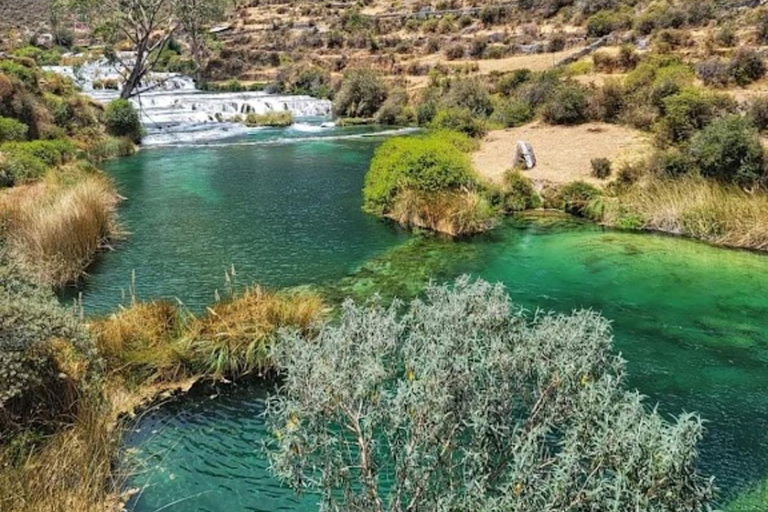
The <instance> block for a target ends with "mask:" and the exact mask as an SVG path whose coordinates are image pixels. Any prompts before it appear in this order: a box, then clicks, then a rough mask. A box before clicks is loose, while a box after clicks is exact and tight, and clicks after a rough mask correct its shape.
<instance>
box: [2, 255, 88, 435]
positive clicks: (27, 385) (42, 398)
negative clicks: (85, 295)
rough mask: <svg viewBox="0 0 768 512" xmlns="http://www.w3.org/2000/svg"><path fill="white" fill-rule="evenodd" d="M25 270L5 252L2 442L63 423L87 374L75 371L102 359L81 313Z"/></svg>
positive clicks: (3, 280) (45, 430) (3, 275)
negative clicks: (62, 354) (64, 359)
mask: <svg viewBox="0 0 768 512" xmlns="http://www.w3.org/2000/svg"><path fill="white" fill-rule="evenodd" d="M0 251H1V250H0ZM21 275H23V270H22V269H20V268H18V267H15V266H11V265H10V264H8V262H7V258H6V257H5V256H4V254H2V252H0V445H1V444H3V443H4V442H5V441H8V439H9V438H10V437H11V436H13V435H14V434H15V433H18V432H20V431H22V430H26V429H33V430H34V431H37V432H40V433H46V432H51V431H53V429H54V428H56V427H58V422H60V421H62V420H64V419H65V416H67V415H69V414H71V413H72V410H73V409H72V408H73V406H74V402H75V400H76V388H77V384H78V382H79V381H81V380H82V378H83V375H77V372H74V371H72V370H73V369H75V367H77V368H81V369H83V370H85V369H86V368H87V366H88V365H87V363H88V362H89V361H91V362H92V361H95V359H96V357H95V353H94V351H93V349H92V347H93V345H92V343H91V342H90V340H89V339H88V337H87V333H86V332H85V330H84V329H83V328H82V327H80V326H79V325H78V323H77V321H76V320H75V317H74V316H73V315H72V314H71V313H70V312H69V311H67V310H66V309H65V308H63V307H61V306H60V305H59V303H58V300H57V299H56V297H55V296H54V294H53V293H52V292H51V291H49V290H48V289H44V288H43V287H38V286H37V285H34V284H32V283H30V282H27V281H25V280H22V279H21V278H20V276H21ZM57 350H66V351H67V355H68V358H69V359H70V361H71V362H72V363H73V368H67V367H65V366H63V365H62V364H61V362H60V361H59V358H57V357H56V355H57ZM79 361H82V362H83V363H86V364H80V363H79ZM74 363H77V364H76V365H75V364H74Z"/></svg>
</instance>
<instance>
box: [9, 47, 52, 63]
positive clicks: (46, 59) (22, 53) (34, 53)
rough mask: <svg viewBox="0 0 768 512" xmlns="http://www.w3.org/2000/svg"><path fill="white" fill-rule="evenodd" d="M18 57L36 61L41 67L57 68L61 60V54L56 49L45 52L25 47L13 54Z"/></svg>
mask: <svg viewBox="0 0 768 512" xmlns="http://www.w3.org/2000/svg"><path fill="white" fill-rule="evenodd" d="M13 55H14V56H16V57H23V58H27V59H32V60H34V61H35V62H36V63H37V65H39V66H56V65H58V64H59V61H60V60H61V52H60V51H59V50H57V49H56V48H54V49H52V50H43V49H41V48H37V47H36V46H23V47H21V48H18V49H16V50H15V51H14V52H13Z"/></svg>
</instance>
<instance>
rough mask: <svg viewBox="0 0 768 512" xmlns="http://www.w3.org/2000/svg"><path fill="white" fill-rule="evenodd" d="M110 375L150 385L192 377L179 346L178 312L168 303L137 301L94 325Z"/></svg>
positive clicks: (100, 350)
mask: <svg viewBox="0 0 768 512" xmlns="http://www.w3.org/2000/svg"><path fill="white" fill-rule="evenodd" d="M90 327H91V332H93V333H94V335H95V338H96V342H97V346H98V349H99V353H100V354H101V356H102V357H104V359H105V361H106V364H107V368H108V370H109V372H110V373H111V374H112V375H113V376H114V375H115V374H117V375H121V376H123V377H124V378H126V379H129V380H131V381H133V382H134V383H138V384H140V385H143V386H146V385H149V384H150V383H154V382H169V381H174V380H178V379H183V378H185V377H188V376H189V375H190V374H189V371H188V370H187V368H186V366H185V362H184V359H183V355H182V354H181V353H180V351H179V347H178V346H177V343H176V338H177V335H178V333H179V331H180V329H181V324H180V315H179V311H178V309H177V308H176V307H175V306H174V305H173V304H169V303H166V302H148V303H140V302H136V303H134V304H132V305H131V307H129V308H126V309H123V310H121V311H120V312H119V313H116V314H113V315H111V316H109V317H108V318H105V319H102V320H99V321H96V322H94V323H93V324H91V326H90Z"/></svg>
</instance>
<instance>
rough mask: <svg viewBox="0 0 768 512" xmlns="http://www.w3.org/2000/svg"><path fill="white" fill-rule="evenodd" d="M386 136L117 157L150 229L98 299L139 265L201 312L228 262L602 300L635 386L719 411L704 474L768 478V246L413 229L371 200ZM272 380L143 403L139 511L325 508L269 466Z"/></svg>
mask: <svg viewBox="0 0 768 512" xmlns="http://www.w3.org/2000/svg"><path fill="white" fill-rule="evenodd" d="M337 135H338V133H337ZM269 136H270V135H267V134H260V135H258V137H269ZM273 136H274V137H277V135H273ZM281 138H285V135H282V136H281ZM260 140H264V139H260ZM377 143H378V140H377V139H368V140H330V139H329V140H326V141H303V142H301V141H300V142H294V143H289V142H285V141H283V142H280V143H274V144H272V143H270V144H262V145H255V146H240V145H225V146H221V147H208V148H190V147H187V148H174V149H164V150H152V151H147V152H146V153H144V154H141V155H139V156H138V157H134V158H131V159H127V160H124V161H121V162H117V163H116V164H115V166H114V168H113V169H112V172H113V174H114V175H115V177H116V179H117V180H118V181H119V183H120V184H121V187H123V193H124V194H125V195H126V196H128V197H129V198H130V199H129V201H128V202H127V203H126V204H125V205H124V207H123V212H124V219H125V221H126V223H127V224H128V225H129V229H130V230H132V231H134V234H133V235H132V236H131V237H130V238H129V240H128V241H127V242H126V243H125V244H124V246H123V247H121V248H120V250H118V251H117V252H115V253H113V254H110V255H108V257H107V258H105V259H104V261H103V262H102V263H101V265H100V266H99V267H98V268H97V269H95V270H94V275H93V277H92V279H91V280H90V281H89V284H88V286H87V287H86V288H85V290H84V300H85V303H86V306H87V307H89V308H90V309H91V310H97V311H106V310H108V309H110V308H111V307H113V306H114V304H115V303H116V302H117V301H119V299H120V297H119V288H120V286H127V283H128V282H129V279H130V271H131V269H134V268H135V269H136V271H137V281H138V288H139V294H140V295H141V296H143V297H145V298H146V297H154V296H166V297H167V296H178V297H179V298H180V299H181V300H183V301H184V302H186V303H188V304H192V305H195V306H197V305H201V304H203V303H205V302H207V301H209V299H210V298H211V297H212V293H213V292H212V289H213V288H215V287H221V282H222V279H223V273H224V270H225V269H226V268H228V267H229V265H230V263H234V264H235V265H236V267H237V268H238V269H240V270H239V272H238V279H239V280H240V281H241V283H243V284H244V283H246V282H248V281H250V280H258V281H260V282H264V283H267V284H270V285H274V286H288V285H294V284H306V283H309V284H315V285H317V286H318V287H319V288H321V289H322V290H324V291H325V292H326V293H327V294H328V295H329V296H330V297H335V298H340V297H343V296H347V295H352V296H353V297H358V298H363V297H365V296H368V295H369V294H370V293H372V292H375V291H378V292H381V293H382V294H384V295H385V296H390V297H391V296H393V295H399V296H411V295H413V294H416V293H418V292H419V290H421V289H422V288H423V286H424V285H425V284H426V283H427V282H428V280H429V279H430V278H434V279H437V280H449V279H453V278H454V277H456V276H458V275H460V274H462V273H470V274H472V275H475V276H479V277H483V278H485V279H489V280H492V281H501V282H503V283H505V284H506V285H507V287H508V288H509V291H510V293H511V294H512V296H513V298H514V299H515V300H516V301H517V302H518V303H521V304H523V305H524V306H525V307H527V308H529V309H531V310H533V309H535V308H537V307H538V308H542V309H548V310H550V309H551V310H556V311H563V312H568V311H571V310H572V309H575V308H593V309H595V310H598V311H601V312H602V313H603V314H604V315H605V316H606V317H607V318H609V319H611V320H612V321H613V326H614V331H615V337H616V348H617V350H619V351H621V352H622V353H623V354H624V357H625V358H626V359H627V360H628V362H629V364H628V368H629V374H630V385H631V386H633V387H637V388H638V389H640V390H641V391H642V392H643V393H645V394H646V395H648V396H649V404H655V403H656V402H658V403H659V406H660V409H661V410H662V411H663V412H664V413H666V414H670V415H675V414H679V413H680V412H682V411H698V412H700V413H701V414H702V416H703V417H705V418H706V419H707V421H708V423H707V428H708V430H707V434H706V437H705V439H704V441H703V442H702V444H701V469H702V471H703V472H705V473H707V474H713V475H715V476H716V478H717V483H718V485H719V486H720V488H721V489H722V503H723V504H725V503H728V502H729V501H730V500H731V498H732V497H734V496H736V495H737V494H739V493H740V492H742V491H744V490H747V489H749V488H751V487H752V486H753V485H756V484H757V483H758V482H760V481H761V480H762V479H763V478H765V477H766V475H768V439H766V437H768V371H766V370H768V257H766V256H764V255H758V254H753V253H747V252H738V251H728V250H722V249H716V248H713V247H709V246H706V245H703V244H700V243H696V242H692V241H687V240H682V239H677V238H671V237H664V236H655V235H647V234H633V233H623V232H614V231H606V230H602V229H600V228H598V227H595V226H591V225H586V224H582V223H578V222H575V221H572V220H568V219H563V218H561V217H552V216H543V217H540V218H535V219H530V218H529V219H517V220H510V221H508V222H507V223H505V225H504V226H502V227H501V228H499V229H497V230H496V231H494V232H493V233H491V234H488V235H486V236H482V237H478V238H474V239H472V240H469V241H463V242H452V241H448V240H445V239H441V238H439V237H419V236H414V237H408V236H406V235H404V234H403V233H402V232H400V231H398V230H396V229H395V228H392V227H391V226H388V225H386V224H383V223H379V222H377V221H375V220H373V219H370V218H368V217H366V216H364V215H362V214H361V213H360V211H359V203H360V187H361V183H362V175H363V173H364V171H365V168H366V165H367V160H368V158H370V154H371V151H372V149H373V147H375V145H376V144H377ZM121 276H122V277H121ZM121 279H122V281H120V280H121ZM268 389H269V384H267V383H260V382H257V383H251V384H247V385H246V384H243V385H237V386H229V387H224V388H220V389H201V390H197V391H196V392H194V393H193V394H192V395H190V396H187V397H185V398H184V399H181V400H179V401H175V402H172V403H169V404H166V405H165V406H163V407H159V408H156V409H153V410H151V411H149V412H148V413H147V414H145V415H144V416H143V417H142V419H141V420H140V421H139V422H138V423H137V425H136V428H135V429H133V430H132V431H131V432H129V435H128V438H127V440H126V443H127V447H128V453H129V456H128V459H129V460H131V461H132V462H134V463H135V462H138V464H139V470H138V471H137V473H136V475H135V476H134V477H133V478H132V479H131V481H130V482H129V483H130V485H131V486H136V487H141V488H143V491H142V493H141V494H140V495H138V496H137V497H135V498H134V500H133V501H132V503H131V506H132V510H134V511H137V512H149V511H156V510H159V509H161V507H165V508H162V510H166V511H177V512H178V511H210V512H215V511H227V512H229V511H257V510H258V511H283V510H284V511H289V510H290V511H310V510H316V505H315V501H316V500H315V499H314V498H313V497H312V496H304V497H301V498H299V497H296V496H294V495H293V494H292V493H291V492H290V491H288V490H287V489H284V488H282V487H281V486H280V485H279V484H278V483H277V482H276V481H275V480H274V479H273V478H272V477H271V476H270V475H269V473H268V471H267V463H266V460H265V458H264V457H263V455H262V453H261V451H260V443H261V441H262V440H263V439H264V435H265V432H264V430H263V428H264V427H263V421H262V418H261V417H260V412H261V411H262V400H263V398H264V396H265V395H266V393H267V392H268ZM766 508H768V507H766V506H763V505H759V504H752V505H749V506H744V507H741V508H740V509H739V510H742V511H749V512H752V511H754V512H758V511H762V510H765V509H766Z"/></svg>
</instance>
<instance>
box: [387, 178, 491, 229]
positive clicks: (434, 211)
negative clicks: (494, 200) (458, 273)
mask: <svg viewBox="0 0 768 512" xmlns="http://www.w3.org/2000/svg"><path fill="white" fill-rule="evenodd" d="M388 216H389V217H390V218H392V219H394V220H395V221H397V222H398V223H400V224H402V225H405V226H415V227H419V228H426V229H430V230H432V231H437V232H439V233H446V234H448V235H451V236H461V235H467V234H472V233H480V232H482V231H487V230H488V229H491V228H493V227H494V225H495V224H496V222H497V221H498V213H497V211H496V210H495V209H494V208H493V207H492V206H491V204H490V203H489V202H488V200H487V199H486V198H485V197H483V195H482V194H480V193H479V192H476V191H473V190H461V191H449V192H429V193H428V192H420V191H417V190H411V189H401V190H400V192H398V194H397V197H396V198H395V202H394V205H393V207H392V211H391V212H390V213H389V214H388Z"/></svg>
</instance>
